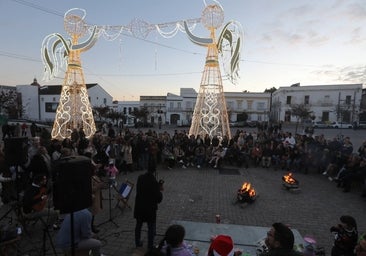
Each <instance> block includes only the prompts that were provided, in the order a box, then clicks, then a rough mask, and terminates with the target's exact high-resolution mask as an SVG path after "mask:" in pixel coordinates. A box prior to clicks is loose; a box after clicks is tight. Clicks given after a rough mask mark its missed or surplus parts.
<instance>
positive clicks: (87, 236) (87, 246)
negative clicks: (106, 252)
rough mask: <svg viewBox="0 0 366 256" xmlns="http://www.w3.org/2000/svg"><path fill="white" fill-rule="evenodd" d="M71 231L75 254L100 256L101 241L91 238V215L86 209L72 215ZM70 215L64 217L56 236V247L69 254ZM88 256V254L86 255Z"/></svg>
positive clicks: (70, 242)
mask: <svg viewBox="0 0 366 256" xmlns="http://www.w3.org/2000/svg"><path fill="white" fill-rule="evenodd" d="M73 220H74V225H73V230H74V241H73V242H74V244H75V252H78V251H89V250H91V251H92V255H93V256H102V255H103V254H101V253H100V248H101V246H102V243H101V241H99V240H98V239H95V238H93V235H94V234H93V233H92V230H91V221H92V214H91V212H90V211H89V210H88V209H82V210H79V211H76V212H74V213H73ZM70 222H71V214H67V215H66V216H65V219H64V221H63V222H62V224H61V228H60V230H59V232H58V233H57V235H56V245H57V247H58V248H60V249H62V250H63V251H64V252H69V251H71V250H72V248H71V244H72V241H71V223H70ZM88 255H89V254H88Z"/></svg>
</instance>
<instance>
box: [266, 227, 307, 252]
mask: <svg viewBox="0 0 366 256" xmlns="http://www.w3.org/2000/svg"><path fill="white" fill-rule="evenodd" d="M294 241H295V238H294V234H293V233H292V231H291V229H290V228H289V227H287V226H286V225H284V224H283V223H280V222H276V223H274V224H273V225H272V228H271V229H270V230H269V231H268V232H267V237H266V240H265V243H266V245H267V247H268V251H267V252H263V253H261V254H260V256H297V255H302V254H301V253H300V252H297V251H295V250H294V249H293V247H294Z"/></svg>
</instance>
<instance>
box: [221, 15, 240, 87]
mask: <svg viewBox="0 0 366 256" xmlns="http://www.w3.org/2000/svg"><path fill="white" fill-rule="evenodd" d="M242 41H243V30H242V27H241V25H240V23H238V22H236V21H230V22H228V23H227V24H226V25H225V27H224V28H223V29H222V31H221V34H220V36H219V38H218V40H217V49H218V50H219V53H220V56H221V58H222V60H223V61H222V65H223V68H224V72H225V74H226V75H227V77H228V79H229V80H230V82H231V83H233V84H236V83H237V81H238V79H239V63H240V50H241V46H242Z"/></svg>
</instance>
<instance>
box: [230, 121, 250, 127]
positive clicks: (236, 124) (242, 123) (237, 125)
mask: <svg viewBox="0 0 366 256" xmlns="http://www.w3.org/2000/svg"><path fill="white" fill-rule="evenodd" d="M229 125H230V127H244V126H246V122H245V121H238V122H231V123H229Z"/></svg>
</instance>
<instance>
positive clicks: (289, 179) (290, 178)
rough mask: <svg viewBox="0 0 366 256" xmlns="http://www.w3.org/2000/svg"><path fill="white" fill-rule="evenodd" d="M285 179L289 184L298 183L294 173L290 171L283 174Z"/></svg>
mask: <svg viewBox="0 0 366 256" xmlns="http://www.w3.org/2000/svg"><path fill="white" fill-rule="evenodd" d="M283 180H284V181H285V182H286V183H289V184H296V183H297V181H296V180H295V179H294V178H293V177H292V173H291V172H290V173H288V174H287V175H285V176H283Z"/></svg>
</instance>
